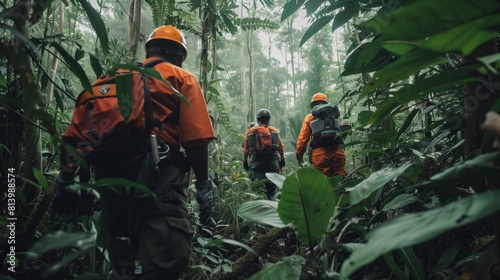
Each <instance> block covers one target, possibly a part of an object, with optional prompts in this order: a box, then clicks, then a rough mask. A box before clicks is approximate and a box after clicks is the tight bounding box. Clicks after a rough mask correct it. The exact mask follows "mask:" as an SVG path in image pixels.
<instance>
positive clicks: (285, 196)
mask: <svg viewBox="0 0 500 280" xmlns="http://www.w3.org/2000/svg"><path fill="white" fill-rule="evenodd" d="M319 174H320V172H319V171H318V170H316V169H314V168H312V167H308V168H302V169H299V170H298V171H296V172H295V173H292V175H290V176H288V177H287V179H286V180H285V182H284V183H283V188H282V190H281V193H282V194H281V200H280V203H279V204H278V214H279V216H280V218H281V220H282V221H283V223H285V224H292V226H293V227H294V228H295V229H296V230H297V232H298V236H299V240H300V241H301V242H303V243H306V244H313V243H315V241H316V240H318V239H319V238H321V237H322V235H323V234H324V233H325V232H326V228H327V227H328V224H329V222H330V217H331V216H332V214H333V211H334V207H335V203H336V197H335V195H334V193H333V189H332V188H331V186H330V184H329V183H328V181H327V180H326V178H325V177H323V176H320V175H319Z"/></svg>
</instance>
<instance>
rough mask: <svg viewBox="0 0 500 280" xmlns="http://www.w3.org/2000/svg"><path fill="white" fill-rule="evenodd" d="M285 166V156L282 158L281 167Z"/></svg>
mask: <svg viewBox="0 0 500 280" xmlns="http://www.w3.org/2000/svg"><path fill="white" fill-rule="evenodd" d="M284 166H285V158H281V159H280V168H281V167H284Z"/></svg>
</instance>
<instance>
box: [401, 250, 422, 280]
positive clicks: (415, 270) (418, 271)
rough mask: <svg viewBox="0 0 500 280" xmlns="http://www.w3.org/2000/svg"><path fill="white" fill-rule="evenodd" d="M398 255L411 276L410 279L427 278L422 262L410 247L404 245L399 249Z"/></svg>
mask: <svg viewBox="0 0 500 280" xmlns="http://www.w3.org/2000/svg"><path fill="white" fill-rule="evenodd" d="M399 255H400V256H401V259H402V260H403V263H404V264H405V267H406V269H407V270H408V271H409V272H410V275H411V276H412V278H411V279H415V280H427V277H426V273H425V269H424V266H423V265H422V262H421V261H420V260H419V259H418V258H417V256H416V255H415V252H414V251H413V248H412V247H406V248H402V249H400V250H399Z"/></svg>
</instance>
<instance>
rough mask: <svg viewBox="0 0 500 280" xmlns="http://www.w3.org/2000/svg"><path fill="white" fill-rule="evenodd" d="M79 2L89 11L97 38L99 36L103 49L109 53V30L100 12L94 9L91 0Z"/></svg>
mask: <svg viewBox="0 0 500 280" xmlns="http://www.w3.org/2000/svg"><path fill="white" fill-rule="evenodd" d="M79 2H80V4H81V5H82V7H83V9H84V10H85V13H87V16H88V17H89V21H90V24H92V27H93V28H94V32H95V33H96V35H97V38H99V41H100V42H101V46H102V50H103V51H104V53H105V54H107V53H108V52H109V41H108V32H107V28H106V25H105V24H104V22H103V21H102V18H101V16H100V15H99V13H98V12H97V11H96V10H95V9H94V7H92V5H91V4H90V2H89V1H87V0H79Z"/></svg>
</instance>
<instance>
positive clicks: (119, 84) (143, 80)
mask: <svg viewBox="0 0 500 280" xmlns="http://www.w3.org/2000/svg"><path fill="white" fill-rule="evenodd" d="M162 61H163V60H155V61H152V62H150V63H148V64H146V65H144V66H143V65H141V64H140V63H138V64H137V66H138V67H140V68H143V67H144V68H148V67H150V68H152V67H153V66H154V65H156V64H158V63H160V62H162ZM116 72H117V74H116V75H115V76H112V77H111V76H108V75H106V76H103V77H101V78H99V79H98V80H96V81H95V82H94V83H92V92H89V91H83V92H82V93H80V95H79V96H78V98H77V100H76V105H75V109H74V111H73V119H72V121H71V124H70V126H69V127H68V129H67V130H66V133H65V134H64V137H63V138H64V139H65V140H67V141H69V142H70V143H71V144H73V145H74V146H75V147H76V148H77V150H80V151H81V152H83V155H84V156H85V157H86V158H87V160H89V161H90V163H91V164H94V163H98V162H99V163H102V162H106V161H110V160H114V161H116V160H125V159H130V158H132V157H136V156H138V155H140V154H142V153H144V152H145V151H146V149H147V148H148V145H147V141H148V140H147V139H148V137H149V134H150V133H151V131H152V130H153V128H154V127H159V128H160V127H161V123H160V122H159V121H158V120H157V119H154V117H153V109H152V101H151V94H150V92H149V87H148V84H147V79H148V78H147V77H146V76H144V75H142V74H141V73H139V72H137V71H130V70H128V69H118V70H117V71H116Z"/></svg>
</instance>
